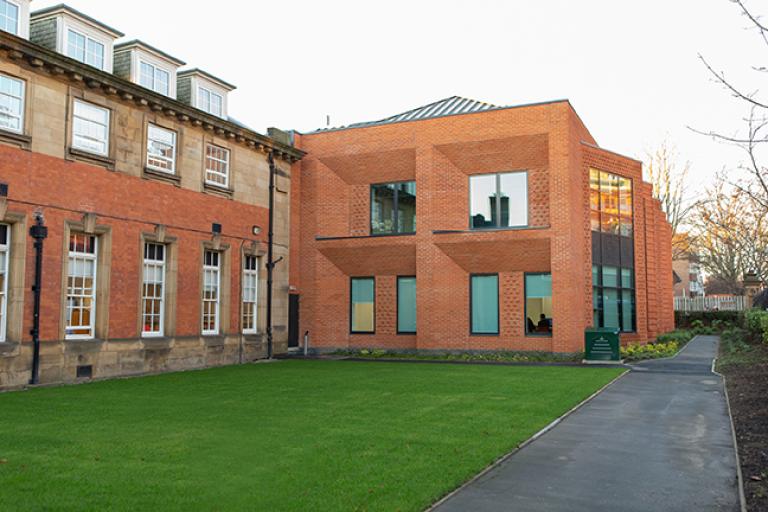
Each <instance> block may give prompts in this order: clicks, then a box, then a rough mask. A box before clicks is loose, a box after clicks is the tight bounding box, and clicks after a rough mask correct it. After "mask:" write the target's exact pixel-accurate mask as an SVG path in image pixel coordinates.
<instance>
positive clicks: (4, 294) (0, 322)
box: [0, 224, 11, 343]
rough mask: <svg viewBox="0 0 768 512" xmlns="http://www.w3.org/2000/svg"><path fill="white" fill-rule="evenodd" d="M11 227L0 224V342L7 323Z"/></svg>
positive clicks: (3, 339) (3, 337)
mask: <svg viewBox="0 0 768 512" xmlns="http://www.w3.org/2000/svg"><path fill="white" fill-rule="evenodd" d="M10 253H11V228H10V227H9V226H8V225H7V224H0V343H2V342H4V341H5V331H6V325H7V324H8V318H7V315H8V267H9V265H10V259H11V254H10Z"/></svg>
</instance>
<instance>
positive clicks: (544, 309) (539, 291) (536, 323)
mask: <svg viewBox="0 0 768 512" xmlns="http://www.w3.org/2000/svg"><path fill="white" fill-rule="evenodd" d="M525 315H526V320H525V321H526V328H525V332H526V334H529V335H539V336H551V335H552V274H526V276H525Z"/></svg>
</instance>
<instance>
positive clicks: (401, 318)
mask: <svg viewBox="0 0 768 512" xmlns="http://www.w3.org/2000/svg"><path fill="white" fill-rule="evenodd" d="M397 332H398V333H404V334H405V333H415V332H416V278H415V277H398V278H397Z"/></svg>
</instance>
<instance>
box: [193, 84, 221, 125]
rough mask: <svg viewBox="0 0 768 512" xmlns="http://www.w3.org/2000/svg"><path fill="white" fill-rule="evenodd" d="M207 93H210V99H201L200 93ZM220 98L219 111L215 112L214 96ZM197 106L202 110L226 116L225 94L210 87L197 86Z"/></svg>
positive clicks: (218, 115)
mask: <svg viewBox="0 0 768 512" xmlns="http://www.w3.org/2000/svg"><path fill="white" fill-rule="evenodd" d="M201 93H205V94H207V95H208V99H207V100H206V101H201V98H200V94H201ZM214 96H215V97H217V98H219V107H220V109H219V112H215V111H214V110H213V97H214ZM197 108H199V109H200V110H202V111H203V112H208V113H209V114H211V115H214V116H216V117H224V96H222V95H221V94H219V93H217V92H215V91H213V90H212V89H209V88H207V87H203V86H202V85H198V86H197Z"/></svg>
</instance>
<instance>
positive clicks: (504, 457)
mask: <svg viewBox="0 0 768 512" xmlns="http://www.w3.org/2000/svg"><path fill="white" fill-rule="evenodd" d="M631 372H632V371H631V370H630V369H626V370H625V371H624V372H622V373H621V375H618V376H617V377H616V378H615V379H613V380H611V381H610V382H608V383H607V384H606V385H604V386H603V387H601V388H600V389H598V390H597V391H595V392H594V393H592V394H591V395H589V396H588V397H587V398H585V399H584V400H582V401H581V402H579V403H578V404H576V405H574V406H573V407H572V408H571V409H569V410H568V411H566V412H565V413H564V414H563V415H561V416H560V417H558V418H557V419H555V420H554V421H552V422H551V423H550V424H549V425H547V426H545V427H544V428H542V429H541V430H539V431H538V432H536V433H535V434H533V435H532V436H531V437H529V438H528V439H526V440H525V441H523V442H522V443H520V444H519V445H517V446H516V447H515V448H513V449H512V450H511V451H510V452H508V453H506V454H504V455H502V456H501V457H499V458H498V459H496V460H495V461H493V462H491V463H490V464H489V465H488V466H486V467H485V469H483V470H482V471H480V472H479V473H477V474H476V475H475V476H473V477H472V478H470V479H469V480H467V481H466V482H464V483H463V484H461V485H460V486H459V487H457V488H456V489H454V490H452V491H451V492H449V493H448V494H446V495H445V496H443V497H442V498H440V499H439V500H437V501H436V502H434V503H432V504H431V505H430V506H429V507H427V508H426V509H425V510H424V512H432V511H433V510H435V509H437V507H439V506H440V505H442V504H443V503H445V502H446V501H448V500H449V499H451V498H453V496H454V495H456V494H458V493H459V492H460V491H462V490H464V488H466V487H468V486H469V485H471V484H473V483H474V482H476V481H477V480H479V479H480V478H482V477H483V476H485V475H486V474H487V473H488V472H490V471H491V470H493V469H496V468H497V467H499V466H500V465H502V464H503V463H504V462H506V461H507V460H508V459H509V458H510V457H512V456H513V455H515V454H516V453H517V452H519V451H520V450H522V449H523V448H525V447H526V446H528V445H529V444H531V443H532V442H534V441H535V440H537V439H538V438H540V437H541V436H543V435H544V434H546V433H547V432H549V431H550V430H552V429H553V428H555V427H556V426H557V425H558V424H560V423H561V422H562V421H563V420H564V419H566V418H567V417H568V416H570V415H571V414H573V413H575V412H576V411H578V410H579V409H581V408H582V407H584V406H585V405H587V404H588V403H589V402H591V401H592V400H593V399H594V398H595V397H597V395H599V394H600V393H602V392H603V391H605V390H606V389H608V388H609V387H610V386H612V385H613V384H615V383H616V382H618V380H619V379H621V378H623V377H624V376H625V375H628V374H630V373H631ZM742 512H746V511H742Z"/></svg>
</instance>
